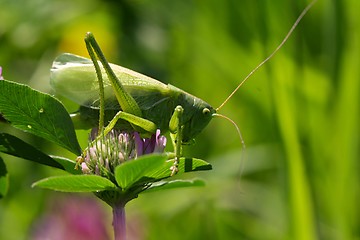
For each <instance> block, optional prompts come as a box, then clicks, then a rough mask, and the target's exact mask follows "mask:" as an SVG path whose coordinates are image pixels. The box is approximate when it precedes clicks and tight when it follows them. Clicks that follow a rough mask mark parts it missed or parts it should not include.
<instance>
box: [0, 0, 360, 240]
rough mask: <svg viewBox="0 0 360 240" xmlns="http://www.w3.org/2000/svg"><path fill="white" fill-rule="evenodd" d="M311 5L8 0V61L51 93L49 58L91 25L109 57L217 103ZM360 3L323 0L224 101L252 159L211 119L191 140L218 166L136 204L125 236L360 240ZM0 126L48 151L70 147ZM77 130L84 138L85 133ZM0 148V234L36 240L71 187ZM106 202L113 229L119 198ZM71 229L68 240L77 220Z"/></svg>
mask: <svg viewBox="0 0 360 240" xmlns="http://www.w3.org/2000/svg"><path fill="white" fill-rule="evenodd" d="M308 3H309V1H305V0H291V1H287V0H272V1H269V0H241V1H239V0H226V1H218V0H209V1H200V0H197V1H186V0H177V1H165V0H152V1H150V0H127V1H115V0H107V1H100V0H51V1H49V0H32V1H26V0H17V1H13V0H0V66H2V67H3V75H4V77H5V79H9V80H13V81H17V82H23V83H27V84H29V85H30V86H32V87H34V88H36V89H38V90H41V91H45V92H50V93H51V89H50V87H49V83H48V81H49V69H50V67H51V64H52V61H53V59H54V58H55V57H56V56H57V55H58V54H60V53H62V52H71V53H75V54H80V55H83V56H87V53H86V48H85V44H84V43H83V37H84V34H85V33H86V32H87V31H92V32H93V33H94V34H95V36H96V38H97V40H98V41H99V43H100V45H101V47H102V48H103V50H104V51H105V54H106V56H107V57H108V59H109V60H110V61H111V62H114V63H117V64H119V65H122V66H125V67H128V68H130V69H133V70H136V71H138V72H141V73H144V74H146V75H149V76H151V77H153V78H156V79H159V80H161V81H163V82H165V83H171V84H173V85H175V86H177V87H179V88H181V89H184V90H185V91H187V92H189V93H191V94H193V95H195V96H198V97H200V98H202V99H203V100H205V101H207V102H209V103H210V104H211V105H213V106H214V107H218V106H219V105H220V104H221V103H222V101H224V99H225V98H226V97H227V96H228V95H229V94H230V92H231V91H232V90H233V89H234V88H235V87H236V86H237V84H238V83H239V82H240V81H241V80H242V79H243V78H244V77H245V76H246V75H247V74H248V73H249V72H250V71H251V70H252V69H253V68H254V67H255V66H256V65H257V64H258V63H260V62H261V61H262V60H263V59H264V58H265V57H266V56H267V55H269V54H270V53H271V51H272V50H273V49H274V48H275V47H276V46H277V45H278V44H279V43H280V42H281V41H282V39H283V37H284V36H285V34H286V33H287V31H288V30H289V29H290V27H291V25H292V24H293V22H294V21H295V19H296V18H297V16H298V15H299V14H300V12H301V11H302V9H303V8H304V7H305V6H306V5H307V4H308ZM359 9H360V2H359V1H357V0H347V1H336V0H327V1H326V0H323V1H321V0H319V1H318V2H317V3H316V5H315V6H314V7H313V8H312V9H311V10H310V12H309V13H308V14H307V15H306V16H305V18H304V19H303V20H302V22H301V23H300V25H299V26H298V27H297V29H296V30H295V32H294V33H293V35H292V36H291V38H290V39H289V40H288V42H287V43H286V45H285V46H284V47H283V48H282V49H281V51H280V52H279V53H278V54H277V55H276V56H275V57H274V58H273V59H271V61H270V62H268V63H267V64H266V65H265V66H264V67H262V68H261V69H260V70H259V71H258V72H257V73H256V74H255V75H254V76H253V77H251V78H250V79H249V80H248V81H247V83H246V84H245V85H244V86H243V87H242V88H241V89H240V90H239V91H238V92H237V94H236V95H234V97H233V98H232V99H231V100H230V101H229V102H228V103H227V105H225V107H224V108H223V109H221V113H222V114H224V115H226V116H228V117H230V118H232V119H233V120H234V121H235V122H236V123H237V124H238V125H239V127H240V128H241V131H242V135H243V138H244V140H245V143H246V146H247V148H246V152H245V157H244V158H243V159H242V160H241V157H240V156H241V144H240V141H239V138H238V136H237V134H236V132H235V129H234V127H233V126H232V125H231V124H230V123H229V122H226V121H224V120H221V119H214V120H213V121H212V122H211V123H210V124H209V126H208V127H207V128H206V130H205V131H204V132H203V133H202V134H201V135H200V136H199V137H198V138H197V142H196V145H194V146H190V147H188V148H187V149H186V155H188V156H195V157H198V158H202V159H205V160H207V161H209V162H211V163H212V164H213V167H214V170H213V171H210V172H208V173H198V174H197V175H194V176H192V175H187V176H186V175H184V176H183V177H189V178H191V177H195V176H198V177H201V178H203V179H206V180H207V185H206V186H205V187H203V188H192V189H179V190H169V191H167V192H163V193H149V194H144V195H141V196H140V197H139V198H138V199H136V200H134V201H132V202H130V203H129V204H128V205H127V220H128V234H129V239H175V240H176V239H342V240H343V239H345V240H346V239H360V209H359V202H358V201H359V193H360V192H359V180H360V179H359V178H360V177H359V170H360V169H359V156H360V154H359V149H360V148H359V134H360V132H359V116H360V115H359V110H360V107H359V102H360V101H359V100H360V99H359V98H360V97H359V96H360V94H359V93H360V86H359V83H360V82H359V80H360V68H359V63H360V17H359V13H358V10H359ZM0 94H1V93H0ZM70 109H71V106H70V107H69V110H70ZM0 128H1V131H6V132H10V133H13V134H16V135H18V136H23V138H24V140H26V141H27V142H30V143H32V144H35V145H36V146H37V147H38V148H41V149H42V150H44V151H46V152H47V153H51V154H58V155H64V156H68V157H70V158H73V159H75V157H76V156H72V155H70V153H68V152H66V151H65V150H62V149H59V148H57V147H55V146H53V145H49V144H48V143H46V142H43V141H41V140H40V139H38V138H34V137H31V136H29V135H24V134H22V133H20V132H18V131H16V130H14V129H11V128H8V127H7V125H5V124H1V125H0ZM78 133H79V138H80V141H81V143H82V145H83V146H85V144H86V138H87V132H84V131H79V132H78ZM2 157H3V158H4V159H5V163H6V164H7V168H8V171H9V173H10V189H9V193H8V196H7V197H6V198H5V199H2V200H0V239H4V240H12V239H14V240H15V239H16V240H17V239H40V238H36V236H35V235H36V234H35V233H34V231H35V230H34V229H39V228H40V229H41V228H44V229H45V228H49V227H48V226H46V225H41V221H40V220H39V219H43V218H44V216H45V215H47V214H49V211H50V215H51V208H52V207H51V206H53V207H54V206H55V208H56V206H57V204H58V202H59V201H62V204H64V203H65V205H66V202H67V197H70V198H71V199H72V198H73V197H74V196H73V195H68V194H61V193H55V192H50V191H47V190H42V189H32V188H31V187H30V186H31V184H32V183H33V182H34V181H36V180H38V179H40V178H43V177H47V176H51V175H54V174H61V173H60V172H58V171H55V170H53V169H50V168H48V167H43V166H39V165H36V164H34V163H30V162H27V161H23V160H21V159H16V158H13V157H8V156H6V155H3V154H2ZM240 175H241V178H240V177H239V176H240ZM82 196H88V197H90V198H93V197H92V196H91V195H84V194H82ZM59 205H61V204H59ZM80 205H81V201H79V209H80ZM100 208H101V210H102V211H104V212H105V214H106V216H105V217H104V219H103V220H104V222H105V223H106V224H108V227H107V228H108V231H110V234H111V225H110V224H111V209H110V208H109V207H107V206H106V205H104V204H100ZM75 209H76V208H75ZM81 211H84V212H87V211H89V212H91V211H93V209H92V208H89V209H87V211H86V209H85V210H84V209H82V210H81ZM81 211H80V212H81ZM58 215H59V213H58ZM60 215H61V213H60ZM88 215H89V214H88ZM58 217H59V218H61V216H58ZM90 217H91V215H90ZM79 221H81V220H79ZM64 231H65V232H67V234H68V237H67V238H68V239H72V238H71V237H70V236H72V235H71V232H72V231H76V227H74V226H73V227H71V225H70V227H69V228H68V229H67V230H64ZM56 236H60V235H59V234H58V235H56V233H54V234H53V238H51V239H59V238H56ZM77 239H80V238H77ZM87 239H88V240H89V239H91V238H87Z"/></svg>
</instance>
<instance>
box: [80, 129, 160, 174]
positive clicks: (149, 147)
mask: <svg viewBox="0 0 360 240" xmlns="http://www.w3.org/2000/svg"><path fill="white" fill-rule="evenodd" d="M96 136H97V129H93V130H92V131H91V134H90V141H91V142H90V144H89V146H88V148H87V150H86V153H85V156H84V157H83V160H84V161H83V162H82V163H81V169H82V172H83V173H85V174H96V175H100V176H103V177H107V178H109V179H112V178H113V175H114V170H115V168H116V166H118V165H120V164H121V163H123V162H125V161H129V160H133V159H136V158H137V157H139V156H141V155H144V154H150V153H162V152H164V149H165V145H166V137H165V136H162V135H160V130H157V131H156V133H155V134H153V135H152V136H151V137H150V138H142V137H141V136H140V134H139V133H137V132H132V133H128V132H123V131H119V130H114V129H113V130H111V131H110V132H109V133H108V134H107V135H105V136H104V135H102V136H101V135H100V137H99V138H98V139H97V138H96ZM96 139H97V140H96Z"/></svg>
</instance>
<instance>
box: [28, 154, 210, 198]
mask: <svg viewBox="0 0 360 240" xmlns="http://www.w3.org/2000/svg"><path fill="white" fill-rule="evenodd" d="M166 160H167V156H166V155H155V154H150V155H144V156H142V157H140V158H138V159H136V160H132V161H128V162H125V163H123V164H120V165H119V166H118V167H117V168H116V170H115V179H116V183H113V182H111V181H110V180H108V179H106V178H103V177H100V176H97V175H78V176H76V175H71V176H68V175H65V176H56V177H49V178H45V179H42V180H40V181H37V182H36V183H34V184H33V185H32V186H33V187H41V188H47V189H51V190H55V191H61V192H98V191H118V192H120V193H121V194H122V195H123V196H122V197H123V198H124V199H131V196H133V195H134V191H135V195H136V194H138V193H140V192H143V191H147V189H151V191H155V190H165V189H173V188H179V187H189V186H203V185H204V182H203V181H201V180H194V181H189V180H179V179H178V180H175V181H167V182H165V181H162V182H160V183H157V184H155V185H154V186H153V185H151V183H153V182H159V181H160V180H162V179H164V178H169V177H171V176H170V174H171V171H170V167H171V166H172V165H173V163H172V162H173V161H169V162H166ZM181 160H182V161H180V165H179V173H178V174H180V173H184V172H189V171H197V170H199V169H201V170H210V169H211V165H210V164H209V163H206V162H205V161H202V160H199V159H186V160H185V159H181ZM185 165H187V167H185ZM115 184H116V185H115ZM149 187H150V188H149Z"/></svg>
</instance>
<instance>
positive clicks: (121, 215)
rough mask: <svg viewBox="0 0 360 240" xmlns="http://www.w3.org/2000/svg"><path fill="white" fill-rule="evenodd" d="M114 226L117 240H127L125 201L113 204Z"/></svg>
mask: <svg viewBox="0 0 360 240" xmlns="http://www.w3.org/2000/svg"><path fill="white" fill-rule="evenodd" d="M113 227H114V235H115V240H126V222H125V203H123V202H120V203H117V204H115V205H114V206H113Z"/></svg>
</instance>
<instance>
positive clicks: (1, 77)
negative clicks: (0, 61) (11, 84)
mask: <svg viewBox="0 0 360 240" xmlns="http://www.w3.org/2000/svg"><path fill="white" fill-rule="evenodd" d="M0 80H4V78H3V76H2V67H0Z"/></svg>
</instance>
